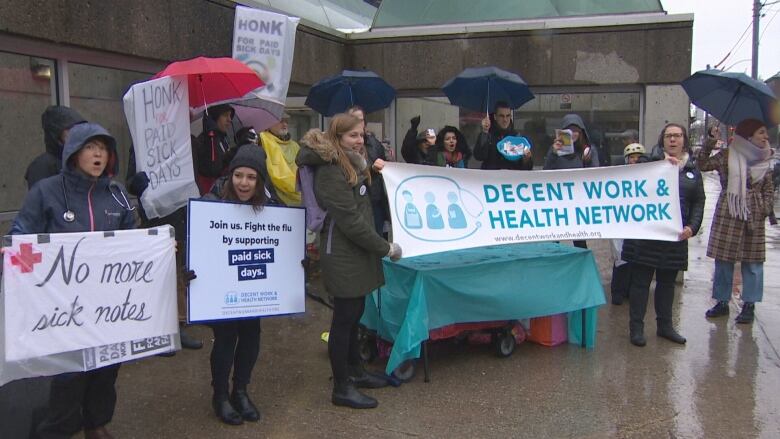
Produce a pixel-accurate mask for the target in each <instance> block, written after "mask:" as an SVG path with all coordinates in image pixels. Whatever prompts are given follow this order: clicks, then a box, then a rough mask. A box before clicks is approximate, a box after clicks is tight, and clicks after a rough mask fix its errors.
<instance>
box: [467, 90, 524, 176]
mask: <svg viewBox="0 0 780 439" xmlns="http://www.w3.org/2000/svg"><path fill="white" fill-rule="evenodd" d="M517 135H518V133H517V131H516V130H515V128H514V126H513V121H512V108H510V107H509V104H507V103H506V102H503V101H499V102H497V103H496V105H495V106H494V108H493V114H491V115H490V116H488V117H485V118H484V119H482V132H481V133H479V136H477V141H476V143H475V145H474V158H475V159H477V160H481V161H482V166H481V168H482V169H516V170H531V169H533V167H534V160H533V151H529V152H528V154H525V155H524V156H523V158H522V160H518V161H516V162H513V161H511V160H507V159H506V158H505V157H504V156H503V155H501V153H500V152H499V151H498V148H497V147H496V145H497V144H498V142H499V141H500V140H501V139H503V138H504V137H507V136H517Z"/></svg>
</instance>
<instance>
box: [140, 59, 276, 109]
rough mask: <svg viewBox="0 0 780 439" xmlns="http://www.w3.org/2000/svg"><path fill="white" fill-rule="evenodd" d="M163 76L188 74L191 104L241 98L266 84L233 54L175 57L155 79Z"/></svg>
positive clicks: (201, 104) (221, 101) (198, 105)
mask: <svg viewBox="0 0 780 439" xmlns="http://www.w3.org/2000/svg"><path fill="white" fill-rule="evenodd" d="M164 76H186V77H187V88H188V89H189V93H190V107H191V108H203V107H206V106H210V105H216V104H220V103H225V102H230V101H232V100H235V99H240V98H242V97H243V96H245V95H246V94H247V93H249V92H251V91H252V90H256V89H258V88H260V87H262V86H263V85H264V83H263V81H262V80H261V79H260V77H259V76H257V73H255V71H254V70H252V69H251V68H249V67H247V65H246V64H244V63H242V62H241V61H237V60H235V59H233V58H206V57H203V56H200V57H197V58H193V59H188V60H185V61H176V62H173V63H171V64H169V65H168V67H166V68H165V69H164V70H163V71H161V72H159V73H157V74H156V75H154V79H156V78H162V77H164Z"/></svg>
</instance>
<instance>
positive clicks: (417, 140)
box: [401, 116, 436, 166]
mask: <svg viewBox="0 0 780 439" xmlns="http://www.w3.org/2000/svg"><path fill="white" fill-rule="evenodd" d="M409 122H411V126H410V127H409V130H408V131H407V132H406V135H405V136H404V141H403V143H402V144H401V157H403V158H404V161H405V162H406V163H412V164H415V165H429V166H436V157H435V155H434V151H433V150H434V145H435V144H436V130H434V129H433V128H426V129H424V130H422V131H420V132H419V133H418V132H417V127H418V126H420V116H415V117H413V118H412V119H411V120H410V121H409Z"/></svg>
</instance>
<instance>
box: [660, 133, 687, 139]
mask: <svg viewBox="0 0 780 439" xmlns="http://www.w3.org/2000/svg"><path fill="white" fill-rule="evenodd" d="M682 136H683V135H682V133H668V134H664V139H682Z"/></svg>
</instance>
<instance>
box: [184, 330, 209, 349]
mask: <svg viewBox="0 0 780 439" xmlns="http://www.w3.org/2000/svg"><path fill="white" fill-rule="evenodd" d="M179 339H180V340H181V347H182V349H200V348H202V347H203V342H202V341H201V340H198V339H197V338H195V337H193V336H191V335H189V334H188V333H186V332H185V331H184V325H179Z"/></svg>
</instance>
